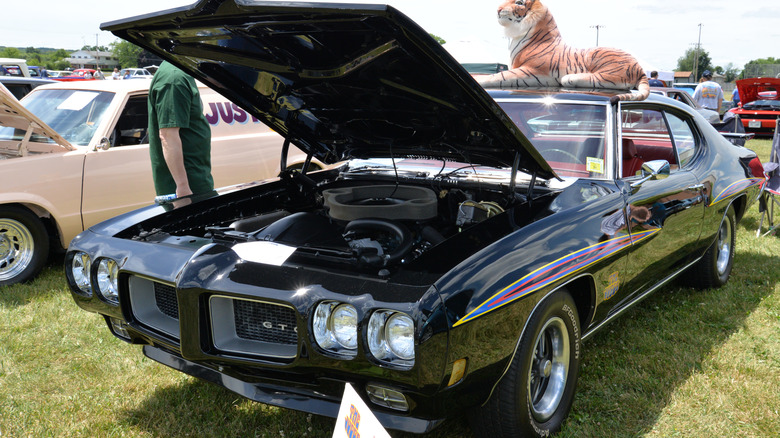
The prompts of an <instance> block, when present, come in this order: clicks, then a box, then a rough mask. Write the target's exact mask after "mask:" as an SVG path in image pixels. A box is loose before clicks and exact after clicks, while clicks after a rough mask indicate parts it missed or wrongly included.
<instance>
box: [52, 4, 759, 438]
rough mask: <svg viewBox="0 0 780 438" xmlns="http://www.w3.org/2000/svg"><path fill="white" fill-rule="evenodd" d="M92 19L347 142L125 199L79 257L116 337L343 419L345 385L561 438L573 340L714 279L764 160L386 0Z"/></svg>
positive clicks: (416, 421) (572, 375)
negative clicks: (488, 57) (506, 85)
mask: <svg viewBox="0 0 780 438" xmlns="http://www.w3.org/2000/svg"><path fill="white" fill-rule="evenodd" d="M258 23H261V24H258ZM102 29H103V30H109V31H112V32H113V33H114V34H115V35H116V36H117V37H119V38H121V39H123V40H127V41H130V42H131V43H133V44H136V45H138V46H139V47H144V48H145V49H147V50H149V51H151V52H152V53H154V54H155V55H157V56H159V57H160V58H162V59H165V60H167V61H169V62H172V63H174V64H176V65H178V66H179V67H181V68H182V69H184V70H185V71H186V72H188V73H189V74H191V75H193V76H194V77H196V78H197V79H199V80H201V81H202V82H204V83H207V84H209V86H210V87H213V88H214V89H215V90H216V91H217V92H219V94H221V95H224V96H226V97H229V98H230V99H231V100H234V101H237V102H243V103H244V104H245V105H244V107H245V108H246V109H247V111H250V112H251V113H252V115H254V116H255V117H257V118H258V119H261V120H263V121H264V122H265V123H267V124H268V125H269V127H271V128H272V129H273V130H274V131H276V132H278V133H280V134H281V135H282V136H284V137H285V138H286V139H288V140H289V141H290V142H291V143H293V144H295V145H296V146H298V147H299V148H301V149H302V150H304V151H305V152H306V153H309V154H312V155H313V156H314V157H317V158H319V159H321V160H323V161H324V162H326V163H333V164H334V165H335V164H336V162H337V161H338V162H340V161H341V160H347V162H345V163H343V164H342V165H338V166H336V167H333V168H329V169H325V170H322V171H318V172H310V173H308V174H306V175H301V174H296V173H285V174H283V176H282V178H280V179H275V180H271V181H267V182H264V183H261V184H258V185H253V186H251V187H244V188H238V189H237V190H234V191H229V192H228V191H226V192H223V193H221V194H219V195H217V196H214V197H208V198H205V199H199V200H197V201H194V202H193V203H191V204H189V205H176V204H173V205H164V206H150V207H147V208H144V209H141V210H137V211H135V212H131V213H128V214H125V215H123V216H120V217H117V218H114V219H112V220H109V221H106V222H103V223H102V224H99V225H96V226H93V227H91V228H90V229H89V230H88V231H85V232H83V233H81V234H79V236H77V237H76V238H75V239H73V241H72V242H71V245H70V247H69V248H68V251H67V253H66V255H65V266H66V270H65V273H66V276H67V281H68V284H69V287H70V289H71V293H72V297H73V299H74V301H75V302H76V303H77V304H78V306H80V307H81V308H83V309H84V310H87V311H91V312H96V313H99V314H101V315H102V316H103V317H104V318H103V320H104V321H105V324H106V329H107V330H109V331H110V332H111V333H112V334H113V335H114V336H115V337H117V338H118V339H119V340H121V341H124V342H127V343H130V344H135V345H139V346H142V349H143V354H145V355H146V356H147V357H149V358H151V359H152V360H154V361H157V362H160V363H162V364H164V365H166V366H168V367H171V368H173V369H176V370H179V371H181V372H183V373H187V374H190V375H193V376H196V377H198V378H200V379H203V380H206V381H209V382H212V383H214V384H217V385H221V386H223V387H225V388H227V389H229V390H231V391H234V392H236V393H237V394H240V395H241V396H244V397H247V398H249V399H252V400H255V401H259V402H262V403H267V404H271V405H277V406H282V407H287V408H291V409H296V410H302V411H306V412H311V413H316V414H318V415H328V416H337V415H338V413H339V407H340V404H341V403H342V396H343V393H344V391H345V388H346V385H350V386H351V387H352V388H354V389H355V390H356V392H357V393H358V394H359V396H360V397H361V398H362V399H363V400H364V401H365V402H366V403H367V404H368V405H369V406H370V409H371V411H372V412H373V413H374V414H375V415H376V417H377V418H378V419H379V421H380V422H381V423H382V425H383V426H384V427H387V428H392V429H400V430H405V431H409V432H415V433H424V432H428V431H430V430H431V429H432V428H434V427H435V426H437V425H438V424H441V422H442V421H443V420H444V419H445V418H447V417H455V416H463V415H464V414H467V415H468V416H469V417H471V420H472V430H473V432H474V433H475V434H476V435H478V436H484V437H496V436H545V437H546V436H550V435H551V434H552V433H554V432H555V431H556V430H558V429H559V428H560V426H561V424H562V423H563V422H564V421H565V420H566V417H567V415H568V412H569V409H570V407H571V404H572V402H573V400H574V397H575V392H576V382H577V376H578V369H579V364H580V361H581V360H582V355H583V350H584V349H585V348H584V347H583V340H584V339H587V338H591V337H592V336H593V335H594V333H596V332H597V331H598V330H599V329H601V328H603V327H605V326H606V325H607V324H608V323H609V322H610V321H611V320H613V319H615V318H617V317H618V316H619V315H621V314H625V313H626V312H627V311H629V309H631V308H632V307H633V306H634V305H636V304H637V303H639V302H641V301H642V299H644V298H645V297H647V296H648V295H649V294H651V293H652V292H653V291H655V290H657V289H658V288H660V287H662V286H663V285H664V284H667V282H670V281H671V280H672V279H674V278H675V277H677V276H681V277H682V278H684V279H685V280H687V281H690V282H691V284H693V285H695V286H697V287H701V288H706V287H718V286H721V285H723V284H725V283H726V282H727V281H728V279H729V275H730V272H731V269H732V266H733V263H734V251H735V249H736V247H735V236H736V233H737V231H738V230H739V229H740V228H739V227H737V223H738V221H739V220H740V218H741V217H742V216H743V214H744V213H745V211H747V209H748V208H750V207H751V205H753V204H754V202H755V201H756V199H757V197H758V195H759V193H760V192H761V189H762V187H763V184H764V182H765V178H764V175H763V168H762V166H761V162H760V160H759V159H758V158H757V156H756V154H755V153H753V152H752V151H750V150H748V149H745V148H743V147H737V146H733V145H732V144H731V143H729V142H728V141H727V140H726V139H725V138H723V137H722V136H721V135H719V133H718V132H717V131H716V130H715V129H714V128H713V127H712V125H710V124H709V123H707V122H706V121H705V120H704V119H703V118H702V117H701V116H700V115H699V114H698V113H697V112H695V110H694V109H693V108H691V107H690V106H688V105H685V104H682V103H679V102H675V101H673V100H670V99H667V98H665V97H661V96H657V95H650V96H649V98H648V99H647V100H645V101H639V102H631V101H625V102H620V104H619V105H612V104H611V103H610V100H611V98H613V97H614V96H616V95H617V94H618V93H619V91H615V90H598V91H592V90H586V91H580V92H578V91H577V90H568V91H567V90H559V89H505V90H485V89H483V88H482V87H480V85H479V84H478V83H477V82H476V81H475V80H474V79H473V78H472V77H471V76H470V75H469V74H468V73H467V72H466V71H465V70H464V69H463V68H462V67H461V66H460V65H458V63H457V61H456V60H455V59H454V58H452V56H451V55H450V54H449V53H448V52H447V51H446V50H445V49H443V48H442V45H441V44H439V43H438V42H437V41H436V40H435V39H434V38H433V37H432V36H431V35H430V34H429V33H428V32H427V31H425V30H424V29H422V28H421V27H420V26H419V25H417V24H416V23H414V22H412V21H411V20H410V19H409V18H408V17H407V16H406V15H404V14H403V13H401V12H400V11H397V10H396V9H394V8H392V7H390V6H385V5H349V6H345V5H344V4H331V3H320V4H317V5H316V7H312V3H306V2H300V3H296V2H284V4H281V2H276V3H273V2H246V1H242V0H208V1H202V2H200V3H197V4H194V5H192V6H190V7H189V8H179V9H173V10H169V11H163V12H160V13H157V14H147V15H144V16H142V17H137V18H135V19H126V20H120V21H114V22H112V23H109V24H108V25H105V24H104V25H103V27H102ZM281 155H282V158H281V161H284V158H283V157H284V154H281ZM672 299H673V298H672ZM639 310H640V311H641V309H639ZM609 336H613V337H616V336H620V334H619V333H615V334H610V335H609ZM615 354H616V355H617V356H616V357H617V359H616V360H620V357H621V355H622V354H623V352H622V351H621V352H616V353H615ZM632 354H635V353H632ZM150 372H153V371H150ZM340 421H342V422H343V419H342V420H340ZM356 427H357V426H355V428H356Z"/></svg>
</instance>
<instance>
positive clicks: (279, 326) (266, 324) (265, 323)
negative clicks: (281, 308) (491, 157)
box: [262, 321, 298, 333]
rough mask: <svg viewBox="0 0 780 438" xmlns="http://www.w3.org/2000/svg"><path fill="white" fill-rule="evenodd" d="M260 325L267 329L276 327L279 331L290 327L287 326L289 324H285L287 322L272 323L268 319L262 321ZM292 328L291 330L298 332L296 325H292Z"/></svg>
mask: <svg viewBox="0 0 780 438" xmlns="http://www.w3.org/2000/svg"><path fill="white" fill-rule="evenodd" d="M262 325H263V327H264V328H266V329H269V330H271V329H274V328H275V329H277V330H280V331H286V330H287V329H288V328H289V327H290V326H289V325H287V324H274V323H272V322H270V321H263V324H262ZM292 330H293V331H294V332H295V333H298V327H293V328H292Z"/></svg>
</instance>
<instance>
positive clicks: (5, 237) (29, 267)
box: [0, 206, 49, 286]
mask: <svg viewBox="0 0 780 438" xmlns="http://www.w3.org/2000/svg"><path fill="white" fill-rule="evenodd" d="M48 255H49V235H48V234H47V233H46V228H45V227H44V226H43V223H41V221H40V219H38V217H37V216H35V215H34V214H32V213H31V212H29V211H28V210H25V209H23V208H19V207H13V206H8V207H0V286H6V285H11V284H15V283H20V282H23V281H27V280H30V279H32V278H33V277H35V275H36V274H38V272H39V271H40V270H41V268H42V267H43V264H44V263H45V262H46V258H47V257H48Z"/></svg>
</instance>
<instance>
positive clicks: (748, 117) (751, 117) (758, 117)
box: [739, 114, 778, 120]
mask: <svg viewBox="0 0 780 438" xmlns="http://www.w3.org/2000/svg"><path fill="white" fill-rule="evenodd" d="M739 117H740V118H742V120H774V119H776V118H778V117H777V114H750V115H748V114H743V115H741V116H739Z"/></svg>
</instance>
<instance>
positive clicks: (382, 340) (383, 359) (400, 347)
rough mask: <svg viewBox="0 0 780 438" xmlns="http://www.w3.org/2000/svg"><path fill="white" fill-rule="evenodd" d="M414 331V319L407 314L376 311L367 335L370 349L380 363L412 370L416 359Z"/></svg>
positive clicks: (392, 311)
mask: <svg viewBox="0 0 780 438" xmlns="http://www.w3.org/2000/svg"><path fill="white" fill-rule="evenodd" d="M393 327H398V328H400V330H397V329H394V328H393ZM414 330H415V327H414V319H413V318H412V317H411V316H409V315H407V314H406V313H403V312H398V311H395V310H377V311H374V312H373V313H372V314H371V317H370V318H369V321H368V329H367V333H366V336H367V342H368V349H369V351H370V352H371V355H372V356H373V357H374V359H376V360H377V361H379V362H380V363H383V364H392V365H397V366H402V367H405V368H411V367H412V366H413V365H414V359H415V345H414Z"/></svg>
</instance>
